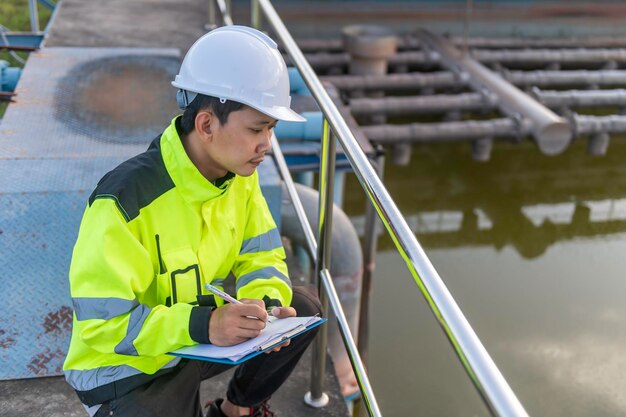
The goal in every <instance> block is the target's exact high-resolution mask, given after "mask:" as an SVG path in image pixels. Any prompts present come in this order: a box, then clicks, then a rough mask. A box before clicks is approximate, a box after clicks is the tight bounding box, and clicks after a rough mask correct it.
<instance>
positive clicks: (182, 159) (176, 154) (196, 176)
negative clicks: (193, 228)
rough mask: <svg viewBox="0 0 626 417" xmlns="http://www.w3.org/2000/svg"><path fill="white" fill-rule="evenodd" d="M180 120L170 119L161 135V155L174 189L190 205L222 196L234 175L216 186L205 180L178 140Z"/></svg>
mask: <svg viewBox="0 0 626 417" xmlns="http://www.w3.org/2000/svg"><path fill="white" fill-rule="evenodd" d="M180 119H181V116H177V117H175V118H174V119H172V122H171V123H170V125H169V126H168V127H167V129H165V131H164V132H163V134H162V135H161V155H162V156H163V162H164V163H165V167H166V168H167V171H168V173H169V174H170V177H171V178H172V181H174V184H175V185H176V188H177V189H178V190H179V191H180V193H181V194H182V195H183V198H185V200H187V201H189V202H190V203H202V202H204V201H207V200H210V199H212V198H215V197H218V196H220V195H222V194H223V193H224V192H225V191H226V190H227V189H228V187H229V186H230V184H231V183H232V182H233V179H234V178H235V174H233V173H230V172H229V173H228V174H227V175H226V177H224V178H220V179H219V180H218V181H216V184H218V185H219V187H218V186H216V185H214V184H212V183H211V182H210V181H209V180H207V179H206V178H205V177H204V176H203V175H202V174H201V173H200V171H199V170H198V168H196V166H195V165H194V164H193V162H191V159H189V156H188V155H187V152H186V151H185V148H184V147H183V143H182V141H181V138H180V133H179V132H180Z"/></svg>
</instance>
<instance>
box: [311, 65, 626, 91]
mask: <svg viewBox="0 0 626 417" xmlns="http://www.w3.org/2000/svg"><path fill="white" fill-rule="evenodd" d="M500 76H501V77H502V78H504V79H505V80H507V81H508V82H510V83H512V84H514V85H516V86H519V87H527V86H537V87H562V86H568V87H570V86H577V85H578V86H589V85H597V86H613V85H624V84H626V70H599V71H588V70H563V71H503V72H502V73H500ZM321 79H322V80H324V81H328V82H331V83H332V84H334V85H335V86H336V87H337V88H339V89H340V90H385V91H397V92H406V91H416V90H419V89H421V88H458V87H461V86H464V85H467V80H466V79H460V78H459V77H458V76H456V75H454V74H453V73H451V72H449V71H439V72H432V73H408V74H387V75H377V76H373V75H368V76H361V75H333V76H323V77H321Z"/></svg>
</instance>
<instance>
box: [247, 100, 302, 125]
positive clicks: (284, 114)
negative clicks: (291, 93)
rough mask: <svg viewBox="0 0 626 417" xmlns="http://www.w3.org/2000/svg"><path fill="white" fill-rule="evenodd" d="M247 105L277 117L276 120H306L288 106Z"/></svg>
mask: <svg viewBox="0 0 626 417" xmlns="http://www.w3.org/2000/svg"><path fill="white" fill-rule="evenodd" d="M246 104H247V103H246ZM248 106H250V107H252V108H254V109H256V110H258V111H260V112H261V113H263V114H266V115H268V116H270V117H273V118H274V119H277V120H283V121H285V122H306V119H305V118H304V117H302V116H301V115H299V114H298V113H296V112H295V111H293V110H292V109H290V108H289V107H278V106H276V107H271V108H267V107H265V108H264V107H256V106H251V105H250V104H248Z"/></svg>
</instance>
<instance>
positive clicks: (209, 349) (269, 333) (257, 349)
mask: <svg viewBox="0 0 626 417" xmlns="http://www.w3.org/2000/svg"><path fill="white" fill-rule="evenodd" d="M326 321H327V319H326V318H322V317H319V316H311V317H288V318H285V319H278V320H274V321H272V322H268V325H267V327H266V328H265V329H263V332H261V334H260V335H259V336H258V337H256V338H254V339H250V340H248V341H246V342H243V343H240V344H238V345H233V346H215V345H211V344H199V345H193V346H186V347H183V348H180V349H177V350H175V351H172V352H168V355H173V356H178V357H181V358H187V359H195V360H202V361H208V362H217V363H223V364H227V365H239V364H241V363H243V362H246V361H247V360H250V359H252V358H254V357H255V356H258V355H260V354H261V353H263V352H266V351H268V350H270V349H272V348H274V347H276V346H278V345H280V344H282V343H284V342H285V341H286V340H289V339H293V338H294V337H297V336H299V335H301V334H302V333H304V332H307V331H309V330H311V329H313V328H315V327H317V326H319V325H321V324H323V323H325V322H326Z"/></svg>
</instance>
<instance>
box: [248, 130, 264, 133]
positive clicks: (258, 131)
mask: <svg viewBox="0 0 626 417" xmlns="http://www.w3.org/2000/svg"><path fill="white" fill-rule="evenodd" d="M250 130H251V131H253V132H254V133H261V132H262V131H263V130H261V129H250Z"/></svg>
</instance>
